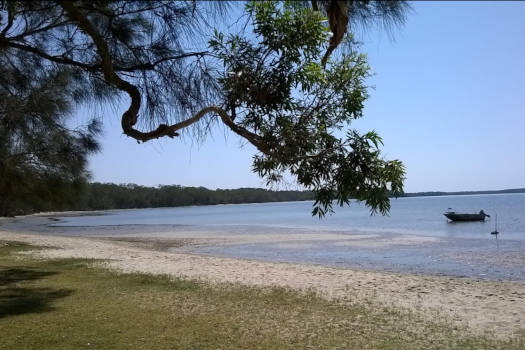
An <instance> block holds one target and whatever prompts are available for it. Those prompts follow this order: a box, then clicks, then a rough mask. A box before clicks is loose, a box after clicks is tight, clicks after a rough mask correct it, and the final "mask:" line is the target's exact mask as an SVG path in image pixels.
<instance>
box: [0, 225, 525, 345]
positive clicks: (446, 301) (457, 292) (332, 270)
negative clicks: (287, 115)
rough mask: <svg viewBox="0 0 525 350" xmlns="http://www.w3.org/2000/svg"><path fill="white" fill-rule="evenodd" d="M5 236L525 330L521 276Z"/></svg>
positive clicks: (2, 234) (54, 249)
mask: <svg viewBox="0 0 525 350" xmlns="http://www.w3.org/2000/svg"><path fill="white" fill-rule="evenodd" d="M123 238H125V237H123ZM127 238H128V239H132V237H131V238H130V237H127ZM268 238H269V239H271V238H272V237H268ZM0 240H6V241H20V242H24V243H29V244H32V245H37V246H45V247H48V248H47V249H43V250H35V251H33V252H32V253H31V254H33V255H35V256H38V257H41V258H45V259H58V258H88V259H101V260H104V262H102V263H101V264H102V265H103V266H104V267H106V268H109V269H112V270H116V271H120V272H124V273H128V272H141V273H150V274H154V275H170V276H176V277H182V278H186V279H196V280H203V281H207V282H211V283H219V284H220V283H233V284H242V285H247V286H254V287H262V288H266V287H274V286H277V287H286V288H291V289H294V290H298V291H306V290H313V291H315V292H317V293H318V294H319V295H320V296H322V297H325V298H327V299H336V300H339V301H341V302H343V303H372V304H373V305H377V306H378V307H381V306H392V307H397V308H402V309H407V310H410V311H412V312H417V313H419V314H422V315H426V316H428V317H431V318H432V317H434V316H435V315H440V316H443V317H445V318H446V319H448V320H450V321H451V322H457V323H458V324H464V325H465V324H466V325H467V326H468V327H469V328H470V329H472V330H473V331H475V332H479V333H486V332H492V333H494V335H495V336H501V337H507V336H510V335H511V334H512V333H514V332H519V331H521V332H523V331H524V330H525V324H524V323H523V322H524V320H525V283H523V282H513V281H487V280H481V279H473V278H465V277H450V276H431V275H423V274H409V273H398V272H384V271H368V270H362V269H356V268H336V267H326V266H320V265H308V264H297V263H275V262H263V261H258V260H246V259H234V258H225V257H216V256H209V255H197V254H191V253H187V252H177V251H172V250H170V249H167V250H162V249H159V247H151V246H150V247H148V246H147V244H148V240H147V239H146V240H142V239H141V240H140V242H138V243H137V242H129V241H128V242H126V241H123V240H111V239H108V238H96V237H88V238H84V237H64V236H53V235H45V234H41V233H17V232H10V231H6V230H3V228H2V227H1V226H0ZM144 244H146V246H144ZM181 244H185V243H184V242H181ZM160 248H162V246H161V247H160ZM164 248H165V247H164Z"/></svg>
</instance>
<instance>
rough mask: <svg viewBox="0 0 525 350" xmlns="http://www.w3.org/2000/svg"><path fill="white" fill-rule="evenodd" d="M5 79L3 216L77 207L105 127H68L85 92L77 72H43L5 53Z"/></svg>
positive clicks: (0, 96) (0, 140)
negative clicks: (90, 157) (89, 161)
mask: <svg viewBox="0 0 525 350" xmlns="http://www.w3.org/2000/svg"><path fill="white" fill-rule="evenodd" d="M0 76H1V77H2V82H1V84H0V193H1V194H2V195H1V198H0V215H2V216H5V215H13V214H21V213H25V212H32V211H45V210H51V209H54V210H65V209H71V208H75V198H76V196H78V193H79V192H81V191H82V189H83V186H84V184H85V181H86V179H87V177H88V175H87V172H86V170H85V169H86V163H87V156H88V154H90V153H92V152H96V151H97V150H98V144H97V142H96V140H95V138H96V136H97V134H99V132H100V127H99V123H98V122H97V121H96V120H92V121H91V122H90V123H89V124H88V125H86V126H85V127H83V128H77V129H75V130H71V129H68V128H67V127H65V124H66V119H67V117H68V116H69V114H70V112H71V110H72V108H73V106H74V103H75V101H74V99H75V96H76V100H77V101H78V100H80V99H81V97H80V96H81V95H83V94H84V93H83V92H82V91H77V89H78V87H77V86H76V85H75V84H74V82H73V81H72V80H73V79H74V72H71V71H69V70H67V69H55V70H49V69H47V70H42V71H40V70H39V69H38V62H33V61H32V60H31V57H28V56H27V55H25V54H23V53H22V54H21V55H16V56H14V55H13V56H10V55H0Z"/></svg>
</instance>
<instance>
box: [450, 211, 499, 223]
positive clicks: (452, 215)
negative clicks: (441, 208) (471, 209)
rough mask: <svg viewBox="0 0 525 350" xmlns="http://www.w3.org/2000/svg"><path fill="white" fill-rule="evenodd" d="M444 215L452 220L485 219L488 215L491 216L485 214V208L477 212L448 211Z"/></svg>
mask: <svg viewBox="0 0 525 350" xmlns="http://www.w3.org/2000/svg"><path fill="white" fill-rule="evenodd" d="M443 215H445V216H446V217H447V218H448V219H449V220H450V221H485V218H486V217H490V215H488V214H485V212H484V211H483V210H480V211H479V213H477V214H469V213H457V212H455V211H447V212H446V213H444V214H443Z"/></svg>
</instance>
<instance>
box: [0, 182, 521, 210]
mask: <svg viewBox="0 0 525 350" xmlns="http://www.w3.org/2000/svg"><path fill="white" fill-rule="evenodd" d="M48 182H49V183H45V184H40V183H38V182H36V181H32V182H30V183H29V184H33V185H31V186H29V185H26V186H24V187H23V188H22V189H23V190H20V191H17V192H16V193H18V195H16V196H0V216H11V215H23V214H30V213H35V212H42V211H66V210H105V209H131V208H159V207H179V206H189V205H214V204H238V203H264V202H286V201H305V200H312V199H313V194H312V192H309V191H270V190H266V189H262V188H238V189H233V190H228V189H224V190H223V189H217V190H210V189H207V188H205V187H184V186H179V185H170V186H157V187H147V186H141V185H136V184H119V185H117V184H113V183H98V182H94V183H86V182H83V181H77V182H72V183H64V182H62V181H59V180H56V181H55V182H53V181H51V180H48ZM39 188H44V189H46V190H45V191H44V190H38V189H39ZM500 193H525V188H517V189H508V190H500V191H460V192H416V193H405V194H404V197H423V196H445V195H473V194H500Z"/></svg>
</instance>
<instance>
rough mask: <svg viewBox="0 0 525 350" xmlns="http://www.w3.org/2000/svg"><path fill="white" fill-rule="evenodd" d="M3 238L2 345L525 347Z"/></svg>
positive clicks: (402, 317) (386, 313) (310, 298)
mask: <svg viewBox="0 0 525 350" xmlns="http://www.w3.org/2000/svg"><path fill="white" fill-rule="evenodd" d="M27 249H35V248H34V247H28V246H26V245H23V244H19V243H14V242H0V349H3V348H6V349H83V348H86V349H308V348H313V349H317V348H323V349H348V348H349V349H443V348H446V349H451V348H459V349H523V348H525V341H524V339H525V337H524V336H523V335H522V336H516V337H515V338H513V339H512V340H507V341H498V340H494V339H492V338H491V337H490V336H485V337H482V336H474V335H471V334H469V333H468V332H467V330H466V329H462V328H456V327H454V326H453V325H451V324H448V323H447V322H444V321H443V320H441V321H439V322H434V323H430V322H428V321H423V319H422V318H420V317H419V316H418V315H417V314H410V313H407V312H406V311H402V310H396V309H389V308H384V309H378V308H377V307H376V308H374V307H372V306H371V305H366V304H363V305H354V306H351V305H345V304H342V303H338V302H330V301H326V300H324V299H322V298H319V297H318V296H316V295H315V294H314V293H298V292H294V291H290V290H287V289H282V288H278V289H258V288H249V287H242V286H235V285H220V286H210V285H207V284H205V283H201V282H195V281H188V280H181V279H172V278H168V277H166V276H151V275H146V274H117V273H114V272H110V271H108V270H105V269H102V268H98V267H96V264H94V263H96V262H95V261H91V260H79V259H66V260H47V261H46V260H37V259H32V258H30V257H29V256H25V255H24V256H20V255H17V254H16V253H18V252H20V251H23V250H27Z"/></svg>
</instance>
